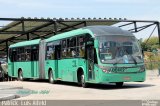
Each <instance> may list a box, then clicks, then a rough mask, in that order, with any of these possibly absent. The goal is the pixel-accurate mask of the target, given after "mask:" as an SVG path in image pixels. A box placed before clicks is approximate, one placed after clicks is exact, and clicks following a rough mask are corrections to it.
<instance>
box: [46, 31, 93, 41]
mask: <svg viewBox="0 0 160 106" xmlns="http://www.w3.org/2000/svg"><path fill="white" fill-rule="evenodd" d="M84 33H90V34H91V35H93V34H92V32H91V31H90V30H88V29H84V28H80V29H76V30H72V31H69V32H65V33H61V34H57V35H54V36H52V37H50V38H48V39H46V42H50V41H53V40H58V39H63V38H68V37H72V36H75V35H80V34H84Z"/></svg>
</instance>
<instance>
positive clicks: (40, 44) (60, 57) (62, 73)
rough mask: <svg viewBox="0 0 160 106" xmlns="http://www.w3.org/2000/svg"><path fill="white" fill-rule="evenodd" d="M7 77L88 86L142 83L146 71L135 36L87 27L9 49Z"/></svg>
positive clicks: (118, 31)
mask: <svg viewBox="0 0 160 106" xmlns="http://www.w3.org/2000/svg"><path fill="white" fill-rule="evenodd" d="M8 57H9V58H8V65H9V66H8V73H9V76H10V77H13V78H18V79H19V80H23V79H25V78H39V79H48V80H49V82H50V83H56V81H58V80H60V81H69V82H77V83H78V84H79V85H81V86H82V87H87V84H88V83H100V84H105V83H115V84H116V85H117V86H118V87H120V86H122V85H123V83H124V82H143V81H144V80H145V67H144V61H143V55H142V50H141V48H140V44H139V42H138V40H137V39H136V38H135V36H134V35H133V34H132V33H130V32H128V31H125V30H122V29H120V28H119V27H113V26H88V27H84V28H80V29H77V30H73V31H69V32H66V33H62V34H57V35H53V36H52V37H50V38H48V39H44V40H41V39H37V40H30V41H24V42H19V43H16V44H13V45H10V47H9V56H8Z"/></svg>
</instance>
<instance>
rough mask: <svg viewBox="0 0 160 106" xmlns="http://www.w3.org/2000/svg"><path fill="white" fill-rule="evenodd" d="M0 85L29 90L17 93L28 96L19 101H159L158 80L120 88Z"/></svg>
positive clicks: (39, 83) (32, 83)
mask: <svg viewBox="0 0 160 106" xmlns="http://www.w3.org/2000/svg"><path fill="white" fill-rule="evenodd" d="M0 85H1V86H2V85H10V86H14V87H19V86H22V87H23V88H25V89H30V90H31V91H30V92H26V91H20V92H19V94H23V95H28V94H30V95H28V96H24V97H21V98H17V99H20V100H66V99H67V100H93V99H94V100H146V99H151V100H160V96H159V95H160V78H154V79H153V78H152V79H147V80H146V81H145V82H129V83H125V84H124V86H123V87H122V88H116V86H115V85H111V84H106V85H90V87H89V88H81V87H78V86H77V84H74V83H60V84H49V83H48V82H47V81H23V82H21V81H11V82H1V83H0Z"/></svg>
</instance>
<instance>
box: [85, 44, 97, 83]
mask: <svg viewBox="0 0 160 106" xmlns="http://www.w3.org/2000/svg"><path fill="white" fill-rule="evenodd" d="M86 57H87V73H88V80H94V79H95V73H94V46H93V45H87V46H86Z"/></svg>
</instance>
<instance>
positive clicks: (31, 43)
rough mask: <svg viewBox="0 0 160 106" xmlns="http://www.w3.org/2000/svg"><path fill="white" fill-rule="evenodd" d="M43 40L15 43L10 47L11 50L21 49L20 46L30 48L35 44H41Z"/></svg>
mask: <svg viewBox="0 0 160 106" xmlns="http://www.w3.org/2000/svg"><path fill="white" fill-rule="evenodd" d="M40 40H41V39H36V40H30V41H23V42H19V43H15V44H13V45H10V46H9V47H10V48H13V47H20V46H29V45H35V44H39V42H40Z"/></svg>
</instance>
